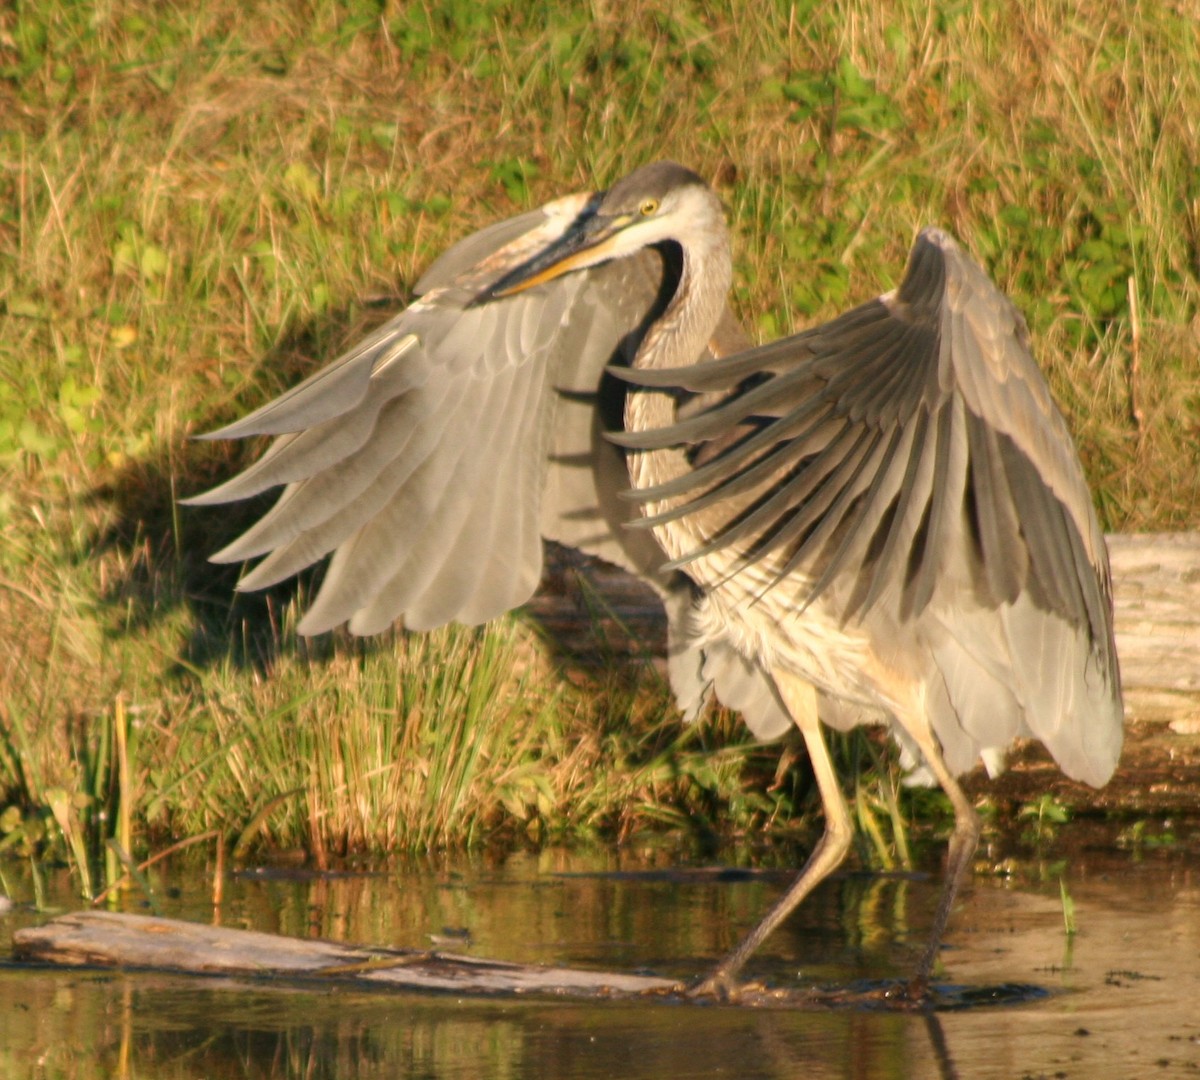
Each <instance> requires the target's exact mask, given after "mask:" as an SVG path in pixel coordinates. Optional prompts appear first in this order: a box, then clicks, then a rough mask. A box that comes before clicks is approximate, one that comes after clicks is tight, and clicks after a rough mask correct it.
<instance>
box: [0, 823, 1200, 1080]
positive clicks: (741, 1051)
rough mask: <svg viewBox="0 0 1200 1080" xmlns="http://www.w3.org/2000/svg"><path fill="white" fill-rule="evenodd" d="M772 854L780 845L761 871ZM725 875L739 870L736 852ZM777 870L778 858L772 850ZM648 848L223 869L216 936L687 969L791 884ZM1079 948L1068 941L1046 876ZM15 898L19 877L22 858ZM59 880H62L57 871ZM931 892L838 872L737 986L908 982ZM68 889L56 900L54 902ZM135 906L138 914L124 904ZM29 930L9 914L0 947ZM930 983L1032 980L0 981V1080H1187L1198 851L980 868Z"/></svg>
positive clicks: (207, 912) (192, 907)
mask: <svg viewBox="0 0 1200 1080" xmlns="http://www.w3.org/2000/svg"><path fill="white" fill-rule="evenodd" d="M766 858H767V859H768V861H769V859H770V856H767V857H766ZM738 861H739V862H746V861H749V860H747V859H746V857H745V855H744V853H743V854H741V855H739V856H738ZM775 861H779V860H778V857H776V860H775ZM699 865H700V864H699V863H689V862H688V861H687V860H686V859H684V858H682V857H681V855H680V854H679V852H677V851H674V850H672V849H670V848H669V847H664V846H660V845H653V844H651V845H648V846H644V847H640V846H637V845H630V846H627V847H625V848H623V849H621V850H620V851H611V850H608V851H605V850H598V851H590V852H565V851H557V850H550V851H543V852H539V853H536V854H531V853H517V854H512V855H508V856H504V857H497V858H489V857H486V856H479V857H473V858H465V857H464V858H460V859H447V860H442V861H438V862H426V863H405V864H402V865H395V866H392V867H389V868H388V869H387V870H385V871H381V872H378V873H372V874H351V875H341V876H325V877H312V876H310V875H307V874H300V873H293V872H290V871H287V870H280V869H273V870H270V871H266V872H261V873H248V874H242V875H239V876H237V877H236V878H233V879H232V880H231V881H230V882H229V884H228V886H227V890H226V897H225V902H224V904H223V907H222V909H221V912H220V917H219V921H220V922H221V923H222V924H223V925H226V926H244V927H250V928H254V929H260V930H271V931H278V932H281V933H287V934H295V935H300V936H320V937H327V938H333V939H336V940H343V941H351V942H369V943H382V944H389V945H394V946H401V947H426V946H427V945H428V944H429V935H430V934H438V935H441V934H447V935H448V936H450V937H451V938H454V937H455V935H457V934H460V933H462V932H464V931H465V932H467V933H469V935H470V941H469V944H466V943H464V942H462V941H461V940H452V941H451V943H449V944H447V945H446V946H444V947H446V948H449V949H451V950H453V951H468V952H470V953H471V954H473V955H478V956H488V957H497V958H504V959H511V960H519V961H526V962H555V963H563V964H572V965H578V966H590V967H598V968H605V969H611V970H651V971H654V972H656V973H660V974H667V975H672V976H681V977H687V976H691V975H697V974H699V973H700V972H701V971H703V970H704V969H705V967H706V966H707V965H708V964H710V963H711V962H712V960H713V959H715V958H716V957H717V956H719V955H720V954H721V953H722V952H723V950H725V949H726V948H727V947H729V946H730V945H731V944H732V943H733V942H734V940H735V938H736V937H737V936H738V935H739V934H740V933H741V932H743V931H744V930H745V929H747V928H748V927H749V926H751V925H752V924H753V923H754V921H755V920H756V919H757V918H758V917H759V915H760V914H761V913H762V912H763V911H765V909H766V907H767V905H768V904H769V902H770V901H771V899H772V898H773V897H774V896H776V895H777V894H778V892H779V890H780V888H781V887H782V885H783V884H784V882H785V881H786V880H788V877H789V875H788V874H784V873H782V872H773V871H767V872H762V873H748V872H741V871H739V872H735V873H727V874H712V873H706V872H703V871H701V872H696V868H697V867H698V866H699ZM1060 874H1065V877H1066V881H1067V885H1068V887H1069V891H1070V895H1071V897H1072V899H1073V900H1074V904H1075V909H1076V919H1077V923H1078V928H1079V929H1078V933H1077V934H1076V935H1074V937H1073V938H1071V939H1068V938H1067V936H1066V934H1065V933H1064V930H1063V915H1062V902H1061V898H1060V887H1059V875H1060ZM5 877H6V879H7V881H8V882H9V885H10V887H11V888H12V889H13V892H14V895H15V896H17V897H20V896H23V895H30V894H29V893H28V892H22V889H25V888H26V887H27V886H28V882H27V881H22V880H20V874H19V870H18V868H17V867H16V866H15V865H12V864H10V865H8V866H6V867H5ZM153 881H154V885H155V889H156V894H157V896H158V897H159V898H160V902H161V906H162V913H163V914H166V915H171V916H176V917H183V918H192V919H196V920H199V921H205V922H207V921H212V920H213V919H214V912H213V909H212V905H211V901H210V898H209V895H208V890H209V888H210V883H209V881H208V880H207V879H206V877H205V873H204V868H203V867H201V866H199V865H198V864H193V866H192V868H191V869H183V870H174V869H165V870H163V871H161V872H160V873H158V874H157V875H156V876H155V877H154V878H153ZM48 884H49V888H50V890H51V892H52V893H53V892H54V891H55V890H56V889H58V890H65V889H66V888H67V887H68V880H67V878H66V875H65V874H64V875H61V876H60V877H59V878H57V879H52V880H51V881H50V882H49V883H48ZM937 886H938V882H937V880H936V879H934V878H928V877H880V876H867V875H855V874H849V875H845V876H842V877H840V878H838V879H837V880H834V881H831V882H829V883H828V884H827V885H826V886H825V887H823V888H822V889H821V890H820V891H819V892H818V893H817V894H816V895H814V897H812V899H811V901H810V902H809V903H808V904H806V905H805V906H804V907H803V908H802V909H801V910H800V911H799V912H798V913H797V914H796V916H795V917H794V918H793V919H792V920H791V922H790V923H789V924H788V925H787V926H786V927H785V928H784V929H783V930H782V931H780V932H779V933H778V934H777V935H776V936H775V937H774V938H773V939H772V940H771V941H769V942H768V943H767V946H766V947H765V948H764V950H763V952H762V955H761V956H760V957H758V958H756V961H755V964H754V966H753V968H752V970H751V971H750V972H749V974H751V975H754V976H756V977H762V978H766V979H768V980H771V981H774V982H777V983H780V984H784V985H801V986H805V985H812V984H821V985H838V986H844V985H848V984H850V983H852V982H854V981H855V980H861V979H868V980H870V979H886V978H894V977H902V976H903V975H904V974H905V973H906V972H907V970H908V967H909V965H910V964H911V962H912V959H913V957H914V955H915V953H916V951H917V950H918V949H919V947H920V944H921V941H922V935H923V933H924V930H925V927H926V926H927V924H928V920H929V917H930V915H931V913H932V911H933V908H934V905H935V902H936V896H937ZM58 896H59V898H60V899H62V898H65V897H66V896H67V893H66V892H65V891H60V892H59V893H58ZM122 906H123V907H124V908H125V909H126V910H145V907H144V905H143V904H142V903H140V902H139V898H138V897H137V896H136V895H130V896H128V897H126V899H125V900H124V901H123V904H122ZM39 918H40V916H38V915H36V914H35V913H33V912H32V911H31V910H29V909H27V908H22V907H18V908H17V909H15V910H14V911H12V912H10V913H9V914H8V915H7V916H4V917H3V918H2V919H0V935H2V937H0V948H2V949H3V951H4V955H8V946H9V938H10V936H11V933H12V931H13V930H14V929H15V928H16V927H18V926H22V925H29V924H30V923H32V922H35V921H37V920H38V919H39ZM943 962H944V967H945V970H944V972H943V974H942V981H944V982H946V983H954V984H965V985H968V986H971V987H977V988H978V987H987V986H997V985H1002V984H1010V983H1021V984H1035V985H1036V986H1038V987H1039V988H1041V990H1042V991H1044V994H1035V995H1030V997H1029V998H1028V999H1027V1000H1025V1001H1023V1002H1022V1003H1020V1004H1010V1005H1004V1006H991V1007H976V1008H966V1009H960V1010H955V1011H942V1012H939V1013H938V1014H937V1015H936V1017H930V1016H923V1015H910V1014H899V1013H891V1012H885V1011H870V1010H865V1009H848V1008H846V1009H838V1010H814V1011H783V1010H756V1009H748V1008H737V1007H732V1006H714V1005H710V1006H681V1005H678V1004H674V1005H672V1004H659V1003H650V1002H644V1003H643V1002H639V1003H637V1004H613V1003H591V1002H589V1003H569V1002H561V1001H555V1000H522V999H512V998H507V999H502V1000H501V999H483V998H477V999H463V998H458V997H454V996H449V995H432V994H430V995H416V994H394V993H387V992H361V991H357V990H355V991H352V992H347V991H345V990H341V989H332V988H325V987H321V988H317V989H313V988H312V987H309V986H288V985H282V984H279V983H270V984H254V983H251V982H245V981H243V982H233V981H229V980H224V979H221V980H218V979H198V978H189V977H175V976H164V975H157V974H141V973H123V972H95V971H86V972H85V971H63V970H55V969H49V968H30V967H25V966H16V965H7V966H2V967H0V1075H2V1076H6V1077H8V1076H11V1077H80V1078H91V1077H99V1076H121V1077H188V1078H192V1077H197V1078H198V1077H212V1078H224V1077H255V1078H257V1077H284V1076H297V1077H299V1076H303V1077H380V1078H382V1077H557V1076H563V1077H567V1076H569V1077H580V1078H592V1077H596V1078H598V1077H623V1078H624V1077H628V1078H642V1077H645V1078H655V1080H661V1078H663V1077H721V1076H730V1077H746V1078H753V1077H792V1076H798V1075H803V1076H805V1077H815V1078H823V1077H839V1078H840V1077H854V1078H857V1077H863V1078H868V1077H869V1078H875V1077H885V1078H886V1077H938V1076H959V1077H963V1078H966V1077H1005V1078H1014V1080H1019V1078H1024V1077H1075V1078H1093V1077H1122V1078H1125V1077H1141V1076H1147V1077H1150V1076H1153V1077H1163V1076H1200V863H1198V862H1197V860H1196V857H1195V853H1194V850H1192V851H1189V850H1188V849H1187V848H1185V847H1178V848H1175V849H1172V850H1169V851H1150V852H1145V853H1142V854H1140V855H1139V854H1133V853H1128V852H1121V851H1117V850H1115V849H1112V848H1107V847H1106V848H1104V849H1102V850H1081V851H1079V852H1077V853H1075V854H1073V855H1072V856H1071V857H1070V858H1069V859H1067V860H1066V862H1065V864H1062V865H1059V864H1045V865H1042V864H1038V863H1036V862H1030V863H1025V864H1022V868H1021V871H1020V873H1019V874H1017V875H1009V876H982V875H977V876H976V878H975V879H974V882H973V885H972V887H971V889H970V891H969V893H967V894H966V895H965V896H964V897H963V899H962V901H961V903H960V904H959V908H958V910H957V911H956V913H955V917H954V919H953V921H952V924H951V929H950V933H949V935H948V939H947V948H946V951H945V952H944V954H943Z"/></svg>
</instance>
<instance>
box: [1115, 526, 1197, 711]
mask: <svg viewBox="0 0 1200 1080" xmlns="http://www.w3.org/2000/svg"><path fill="white" fill-rule="evenodd" d="M1108 552H1109V558H1110V560H1111V562H1112V573H1113V593H1114V596H1113V600H1114V607H1115V609H1116V630H1117V656H1118V657H1119V658H1120V662H1121V678H1122V681H1123V683H1124V687H1125V715H1126V718H1127V719H1129V720H1144V721H1154V722H1166V723H1168V724H1170V726H1171V729H1172V730H1173V731H1175V732H1177V733H1179V734H1181V735H1182V734H1190V735H1195V734H1200V534H1197V533H1144V534H1139V535H1134V536H1119V535H1118V536H1110V537H1109V538H1108Z"/></svg>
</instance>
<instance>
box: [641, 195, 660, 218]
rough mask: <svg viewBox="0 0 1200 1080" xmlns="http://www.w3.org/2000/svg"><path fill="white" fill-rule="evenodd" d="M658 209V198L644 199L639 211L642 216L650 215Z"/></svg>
mask: <svg viewBox="0 0 1200 1080" xmlns="http://www.w3.org/2000/svg"><path fill="white" fill-rule="evenodd" d="M657 209H658V200H657V199H643V200H642V205H641V206H639V207H638V211H639V213H641V215H642V217H649V216H650V215H651V214H653V213H654V212H655V211H656V210H657Z"/></svg>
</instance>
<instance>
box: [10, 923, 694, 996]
mask: <svg viewBox="0 0 1200 1080" xmlns="http://www.w3.org/2000/svg"><path fill="white" fill-rule="evenodd" d="M13 955H14V957H15V958H16V959H18V960H32V961H38V962H41V963H51V964H62V965H65V966H71V967H80V966H91V967H97V966H98V967H130V968H143V969H148V970H154V971H175V972H184V973H188V974H193V975H224V976H231V975H232V976H248V977H253V978H285V977H290V978H315V979H336V980H339V981H342V982H354V983H368V984H371V985H374V986H386V987H390V988H392V989H401V990H439V991H453V992H456V993H462V994H529V993H534V994H553V995H558V996H575V997H629V996H636V995H643V994H647V993H652V994H663V993H669V992H671V991H672V990H678V988H679V986H678V983H676V982H675V981H674V980H671V979H662V978H656V977H654V976H650V975H629V974H623V973H620V972H609V971H583V970H580V969H577V968H561V967H543V966H540V965H523V964H511V963H506V962H504V961H498V960H481V959H476V958H474V957H470V956H460V955H457V954H454V953H444V952H426V951H422V950H416V949H391V948H376V947H372V946H356V945H342V944H339V943H337V942H333V941H313V940H306V939H301V938H289V937H281V936H278V935H275V934H265V933H261V932H259V931H255V930H239V929H229V928H226V927H221V926H205V925H201V924H199V923H191V922H184V921H181V920H179V919H163V918H157V917H154V916H149V915H124V914H119V913H115V912H108V911H76V912H72V913H70V914H68V915H60V916H58V917H57V918H54V919H51V920H50V921H49V922H47V923H44V924H43V925H41V926H34V927H27V928H25V929H23V930H18V931H16V933H14V934H13Z"/></svg>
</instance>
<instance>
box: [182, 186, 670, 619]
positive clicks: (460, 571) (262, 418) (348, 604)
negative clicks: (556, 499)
mask: <svg viewBox="0 0 1200 1080" xmlns="http://www.w3.org/2000/svg"><path fill="white" fill-rule="evenodd" d="M588 198H590V196H581V197H576V198H575V199H573V200H562V201H560V204H552V207H553V212H550V211H535V212H533V213H531V214H526V215H522V216H521V217H520V218H517V219H514V220H513V221H509V222H502V223H500V224H499V225H497V226H493V227H491V228H490V229H486V230H483V232H482V233H480V234H476V235H475V236H473V237H470V238H468V239H467V240H466V241H464V242H463V243H462V244H460V245H457V246H456V247H455V248H452V249H451V250H450V251H449V252H447V253H446V255H444V256H443V257H442V258H441V259H440V260H438V262H436V263H435V264H434V266H433V267H431V269H430V271H429V272H428V273H427V274H426V275H425V277H424V278H423V279H422V281H421V282H420V288H421V289H422V290H423V291H424V292H425V295H424V298H423V299H422V300H420V301H419V302H417V303H416V304H414V305H413V306H412V307H410V308H409V309H408V310H407V311H405V312H403V313H402V314H401V315H399V316H397V317H396V318H395V319H393V320H392V321H391V322H390V323H388V324H387V325H386V326H384V327H382V328H381V329H380V330H379V331H377V332H376V333H374V334H373V335H371V336H370V337H369V338H367V339H366V340H365V341H364V342H362V343H361V344H359V345H358V346H356V347H355V348H354V349H352V350H350V351H349V352H348V353H347V354H346V355H345V356H343V357H341V358H339V359H338V360H337V361H335V362H334V363H333V364H331V365H330V366H329V367H327V368H325V369H323V370H322V371H320V372H318V373H316V374H315V375H313V376H311V377H309V378H308V379H306V380H305V381H304V382H303V383H301V384H300V385H299V386H297V387H295V388H294V389H293V390H291V391H289V392H288V393H286V394H284V395H282V396H281V397H280V398H278V399H276V400H275V401H273V402H270V403H268V404H267V405H265V406H264V407H262V408H261V409H259V410H257V411H256V412H254V413H252V414H251V415H250V416H248V417H246V418H245V419H244V420H242V421H239V422H238V423H236V424H233V425H230V426H229V427H227V428H224V429H222V430H221V431H219V432H215V433H214V436H219V437H241V436H245V435H251V434H261V433H265V434H275V435H278V436H279V437H278V438H277V440H276V441H275V443H274V444H273V445H272V446H271V448H270V449H269V450H268V451H267V453H266V454H264V456H263V457H262V459H260V460H259V461H258V462H257V463H256V464H254V465H252V466H251V467H250V468H249V469H247V470H246V472H244V473H243V474H241V475H240V476H238V477H235V478H234V479H233V480H231V481H229V482H228V483H226V484H223V485H221V486H220V487H218V488H216V489H214V490H213V491H211V492H208V493H207V494H205V495H201V496H199V497H198V498H195V499H192V500H188V501H190V502H192V503H196V504H201V505H204V504H211V503H218V502H227V501H230V500H233V499H240V498H246V497H249V496H250V495H253V494H257V493H258V492H261V491H263V490H266V489H268V488H270V487H273V486H277V485H280V484H283V485H286V487H285V490H284V492H283V494H282V496H281V497H280V499H279V501H278V503H277V504H276V506H275V508H274V509H273V510H271V511H270V512H269V513H268V514H267V515H266V516H265V517H264V518H263V519H262V520H261V521H260V522H259V523H258V524H256V525H255V526H254V527H253V528H252V529H251V530H250V531H249V532H248V533H246V534H245V535H244V536H243V537H241V538H239V539H238V540H236V541H235V542H234V543H233V544H231V545H229V546H228V547H227V548H226V549H224V551H222V552H219V553H218V554H217V556H216V557H217V558H218V559H221V560H224V561H238V560H242V559H246V558H250V557H253V556H255V555H259V554H266V558H265V559H264V560H263V561H262V562H261V563H260V564H259V565H258V566H257V567H255V568H254V570H252V571H251V572H250V573H249V574H248V575H247V576H246V577H245V578H244V579H243V581H242V583H241V585H240V587H242V588H261V587H263V586H265V585H268V584H270V583H272V582H274V581H278V580H280V579H281V578H284V577H287V576H288V575H290V574H292V573H295V572H296V571H297V570H299V569H301V568H302V567H304V566H306V565H309V564H310V563H312V562H314V561H316V560H317V559H320V558H321V557H322V556H324V555H326V554H328V553H329V552H330V551H333V552H334V557H333V559H332V561H331V563H330V566H329V569H328V571H327V573H326V575H325V579H324V582H323V584H322V588H321V591H320V593H319V595H318V596H317V598H316V601H315V602H314V604H313V606H312V608H311V609H310V611H309V612H308V613H307V615H306V616H305V618H304V620H303V621H302V623H301V630H302V632H304V633H317V632H320V631H322V630H325V629H328V628H330V627H332V626H335V625H337V624H338V623H340V622H343V621H346V620H349V621H350V623H351V628H352V629H353V630H355V631H356V632H361V633H369V632H374V631H376V630H378V629H381V628H382V627H384V626H386V625H389V624H390V623H391V622H392V621H394V620H395V619H396V618H397V617H399V616H405V617H406V621H407V622H408V624H409V625H412V626H414V627H417V626H420V627H426V626H434V625H438V624H440V623H443V622H447V621H451V620H458V621H461V622H467V623H470V624H475V623H480V622H484V621H486V620H487V619H489V618H492V617H494V616H496V615H499V614H501V613H502V612H504V611H506V610H509V609H510V608H512V607H514V606H517V605H518V604H520V603H522V602H524V601H525V600H526V599H527V598H528V597H529V595H530V594H531V593H532V591H533V589H534V588H535V586H536V584H537V581H538V578H539V577H540V571H541V539H540V535H539V533H540V526H541V522H542V519H543V517H547V518H553V517H554V516H555V514H554V511H553V507H547V508H545V513H543V509H544V508H543V505H542V487H543V480H544V479H545V478H546V475H547V472H548V471H550V470H553V469H556V468H557V466H555V465H553V464H552V463H551V461H550V457H551V455H550V449H551V447H552V446H553V445H554V444H555V442H556V441H561V440H562V439H563V438H564V437H565V436H562V435H561V434H560V433H558V432H557V427H558V426H559V419H558V411H559V404H560V394H559V393H558V392H557V390H556V388H555V386H554V384H555V376H556V369H557V368H559V367H561V368H564V369H566V370H567V372H568V375H569V377H570V378H573V379H576V380H577V381H579V382H580V383H581V384H583V385H586V384H587V381H588V369H589V368H590V369H591V380H592V389H593V390H594V388H595V385H596V383H598V382H599V379H600V377H601V374H602V372H603V370H604V367H605V365H606V364H608V363H611V362H612V361H613V360H614V356H615V354H616V352H617V348H618V344H619V342H620V341H621V339H622V338H623V337H624V336H625V335H626V334H627V333H628V332H629V330H630V326H629V325H628V324H627V323H622V322H621V321H620V320H624V319H626V318H628V317H629V312H628V311H627V310H624V309H616V310H612V311H606V310H605V309H604V304H605V296H604V294H603V291H602V293H601V295H600V296H599V297H598V298H596V297H593V298H592V299H591V301H590V302H589V305H587V307H588V310H589V318H590V320H591V321H590V323H589V325H588V337H587V340H586V341H583V340H576V338H575V337H574V336H573V327H574V325H575V323H574V322H573V319H577V315H573V314H572V313H573V312H577V311H578V310H579V309H580V308H581V307H582V305H577V304H576V303H575V301H576V299H577V297H578V295H579V294H580V292H581V291H584V290H586V289H587V287H588V280H587V279H588V275H587V274H575V275H568V276H566V277H564V278H562V279H559V280H558V281H556V282H553V283H551V284H549V285H545V286H541V287H539V288H536V289H531V290H529V291H528V292H526V293H523V294H520V295H519V296H515V297H512V298H508V299H501V300H496V301H492V302H489V303H487V304H481V305H474V304H472V300H473V298H474V297H475V296H476V295H478V293H479V291H480V290H481V288H482V287H484V286H485V285H486V284H487V282H488V279H489V276H490V277H493V278H494V277H495V276H497V275H498V274H499V273H502V272H503V269H504V263H505V259H506V258H508V259H509V260H511V259H512V258H514V257H516V258H519V257H520V253H521V252H523V251H524V250H526V249H527V247H528V246H529V245H531V244H539V243H545V242H546V238H547V237H548V236H552V235H553V234H554V233H555V232H556V231H561V229H562V228H565V227H566V225H567V223H568V222H569V220H570V211H571V208H572V207H573V206H576V205H583V204H584V203H585V202H586V200H587V199H588ZM504 245H514V250H515V251H516V252H517V255H513V254H512V253H511V252H510V253H508V254H507V255H506V252H505V251H504ZM599 269H601V270H603V269H604V268H603V267H602V268H599ZM654 302H655V288H654V286H653V284H650V286H649V287H648V289H647V291H646V294H645V295H644V296H642V297H641V298H640V299H639V298H638V297H633V298H632V299H630V300H629V301H628V302H627V304H626V307H629V306H632V307H633V308H637V307H638V305H639V304H640V307H641V312H640V315H639V314H638V313H636V312H635V317H634V318H635V323H636V320H637V318H638V317H640V316H644V314H645V312H646V311H647V310H648V309H649V307H650V306H651V305H652V304H653V303H654ZM568 419H569V418H568ZM569 426H570V425H568V427H569ZM568 441H569V438H568ZM591 484H592V487H591V492H590V503H591V504H593V505H594V504H595V502H596V495H595V486H594V481H591ZM614 486H615V485H614ZM585 487H586V485H585ZM577 501H578V502H580V503H588V502H589V498H588V493H587V492H586V491H585V492H584V493H583V494H581V495H580V496H579V498H578V500H577ZM603 532H604V542H605V543H607V544H610V545H611V544H612V528H611V526H610V525H608V524H607V523H606V524H605V528H604V530H603ZM655 561H656V562H657V561H661V554H660V555H659V557H658V559H657V560H655Z"/></svg>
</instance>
